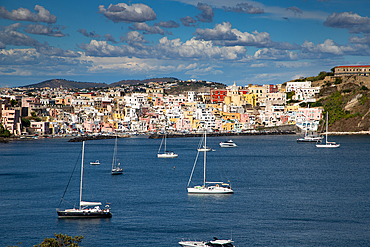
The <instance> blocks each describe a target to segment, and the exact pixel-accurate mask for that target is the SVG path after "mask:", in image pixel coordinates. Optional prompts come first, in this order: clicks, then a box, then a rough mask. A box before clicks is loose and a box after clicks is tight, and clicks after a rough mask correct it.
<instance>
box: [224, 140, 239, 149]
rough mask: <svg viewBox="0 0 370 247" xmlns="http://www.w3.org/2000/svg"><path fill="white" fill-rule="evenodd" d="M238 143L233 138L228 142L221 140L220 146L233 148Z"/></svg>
mask: <svg viewBox="0 0 370 247" xmlns="http://www.w3.org/2000/svg"><path fill="white" fill-rule="evenodd" d="M236 146H237V145H236V144H235V143H234V142H233V140H229V141H227V142H220V147H222V148H233V147H236Z"/></svg>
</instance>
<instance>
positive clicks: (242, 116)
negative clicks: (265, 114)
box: [240, 113, 249, 123]
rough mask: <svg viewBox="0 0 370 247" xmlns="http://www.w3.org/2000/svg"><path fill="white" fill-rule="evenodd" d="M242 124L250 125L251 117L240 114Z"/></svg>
mask: <svg viewBox="0 0 370 247" xmlns="http://www.w3.org/2000/svg"><path fill="white" fill-rule="evenodd" d="M240 122H241V123H249V115H248V114H247V113H245V114H240Z"/></svg>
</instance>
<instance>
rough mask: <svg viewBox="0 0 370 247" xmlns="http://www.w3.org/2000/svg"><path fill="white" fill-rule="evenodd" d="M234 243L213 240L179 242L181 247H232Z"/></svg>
mask: <svg viewBox="0 0 370 247" xmlns="http://www.w3.org/2000/svg"><path fill="white" fill-rule="evenodd" d="M233 242H234V241H232V240H230V239H228V240H222V239H217V238H214V240H211V241H180V242H179V245H181V246H182V247H234V245H233V244H232V243H233Z"/></svg>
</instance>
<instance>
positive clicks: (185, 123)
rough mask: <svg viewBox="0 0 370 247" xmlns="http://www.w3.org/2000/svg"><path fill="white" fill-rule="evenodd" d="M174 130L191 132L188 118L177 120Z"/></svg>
mask: <svg viewBox="0 0 370 247" xmlns="http://www.w3.org/2000/svg"><path fill="white" fill-rule="evenodd" d="M176 129H177V131H185V130H188V131H191V130H192V128H191V122H190V120H189V119H188V118H179V119H177V121H176Z"/></svg>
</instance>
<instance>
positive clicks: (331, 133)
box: [322, 131, 370, 136]
mask: <svg viewBox="0 0 370 247" xmlns="http://www.w3.org/2000/svg"><path fill="white" fill-rule="evenodd" d="M322 135H325V132H324V133H322ZM328 135H333V136H334V135H338V136H339V135H370V131H358V132H328Z"/></svg>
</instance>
